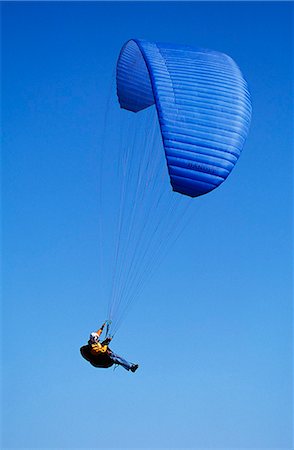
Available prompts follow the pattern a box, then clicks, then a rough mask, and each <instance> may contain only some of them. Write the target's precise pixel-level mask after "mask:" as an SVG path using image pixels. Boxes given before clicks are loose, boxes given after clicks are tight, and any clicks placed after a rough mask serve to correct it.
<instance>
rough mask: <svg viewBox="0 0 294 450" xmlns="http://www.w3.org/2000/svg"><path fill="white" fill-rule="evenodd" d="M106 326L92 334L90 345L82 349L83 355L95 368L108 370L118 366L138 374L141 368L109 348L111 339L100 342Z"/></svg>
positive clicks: (107, 338) (103, 325)
mask: <svg viewBox="0 0 294 450" xmlns="http://www.w3.org/2000/svg"><path fill="white" fill-rule="evenodd" d="M105 325H106V322H104V323H103V324H102V326H101V327H100V328H99V330H97V331H94V332H92V333H91V334H90V339H89V341H88V344H87V345H84V346H83V347H81V348H80V352H81V355H82V356H83V358H85V359H86V360H87V361H89V362H90V364H92V366H94V367H99V368H105V369H106V368H108V367H111V366H113V364H116V365H119V366H122V367H123V368H124V369H126V370H130V371H131V372H136V370H137V369H138V367H139V365H138V364H134V363H130V362H128V361H127V360H125V359H124V358H122V357H121V356H119V355H117V354H116V353H114V352H113V351H112V350H111V349H110V348H109V347H108V344H109V343H110V341H111V340H112V338H111V337H106V338H105V339H104V340H103V341H102V342H100V336H101V334H102V332H103V329H104V327H105Z"/></svg>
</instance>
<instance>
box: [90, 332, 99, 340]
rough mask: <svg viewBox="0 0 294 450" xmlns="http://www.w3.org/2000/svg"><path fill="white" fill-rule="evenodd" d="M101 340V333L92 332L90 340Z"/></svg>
mask: <svg viewBox="0 0 294 450" xmlns="http://www.w3.org/2000/svg"><path fill="white" fill-rule="evenodd" d="M97 341H99V334H98V333H96V332H93V333H91V334H90V342H97Z"/></svg>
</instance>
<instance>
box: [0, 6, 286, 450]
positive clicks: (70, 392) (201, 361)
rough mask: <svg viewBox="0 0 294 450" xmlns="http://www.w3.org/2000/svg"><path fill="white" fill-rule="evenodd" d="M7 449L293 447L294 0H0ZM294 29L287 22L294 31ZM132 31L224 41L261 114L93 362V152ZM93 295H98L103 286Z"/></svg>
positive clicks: (98, 303)
mask: <svg viewBox="0 0 294 450" xmlns="http://www.w3.org/2000/svg"><path fill="white" fill-rule="evenodd" d="M2 15H3V16H2V17H3V18H2V28H3V31H2V38H3V42H2V64H3V77H2V119H3V159H2V162H3V189H2V192H3V216H4V221H3V302H2V324H3V327H2V330H3V334H2V387H3V389H2V397H3V402H2V421H3V436H2V447H3V448H7V449H9V448H14V449H18V448H30V449H31V448H37V449H39V448H40V449H41V448H63V449H64V448H84V449H92V448H93V449H94V448H101V449H106V448H113V449H120V448H127V449H131V448H146V449H160V448H168V449H172V448H180V449H182V448H191V449H205V448H210V449H217V448H224V449H229V448H232V449H238V448H248V449H249V448H250V449H270V448H272V449H273V448H275V449H282V448H283V449H290V448H292V436H291V433H292V353H293V348H292V247H291V242H292V162H293V161H292V147H293V128H292V121H293V86H292V80H293V44H292V40H291V36H292V34H293V4H291V3H282V2H280V3H275V2H270V3H267V2H262V3H254V2H248V3H247V2H238V3H234V2H229V3H222V2H217V3H212V2H211V3H210V2H205V3H200V2H189V3H178V2H173V3H167V2H163V3H157V2H152V3H151V2H150V3H135V2H131V3H114V2H108V3H99V2H89V3H86V2H85V3H78V2H76V3H70V2H67V3H59V2H52V3H50V2H46V3H38V2H32V3H26V2H19V3H17V2H7V3H2ZM291 27H292V30H291ZM132 37H139V38H145V39H149V40H152V41H156V40H157V41H162V42H175V43H178V44H181V43H182V44H188V45H195V46H199V47H206V48H211V49H214V50H219V51H222V52H225V53H228V54H229V55H230V56H232V57H233V58H234V59H235V60H236V61H237V63H238V65H239V66H240V67H241V69H242V71H243V73H244V75H245V77H246V79H247V81H248V84H249V88H250V91H251V95H252V105H253V117H252V125H251V129H250V133H249V137H248V140H247V142H246V145H245V149H244V152H243V154H242V156H241V158H240V161H239V162H238V164H237V166H236V168H235V169H234V171H233V173H232V174H231V176H230V177H229V178H228V180H227V181H226V182H225V183H224V184H223V185H222V186H221V187H220V188H219V189H217V190H216V191H214V192H213V193H211V194H209V195H207V196H203V197H201V198H199V199H197V205H196V202H195V220H193V221H192V222H190V223H189V225H188V226H187V228H186V229H185V231H184V232H183V234H182V236H181V238H180V239H179V240H178V241H177V242H176V243H175V244H174V246H173V248H172V251H171V252H170V253H169V254H168V256H167V257H166V259H165V260H164V262H163V264H162V265H161V266H160V267H159V268H158V269H157V271H156V274H155V275H154V277H153V278H152V280H151V281H150V282H149V283H148V285H147V286H146V287H145V290H144V292H143V294H142V296H141V298H140V299H139V300H138V302H137V304H134V307H133V309H132V310H131V312H130V314H129V316H128V317H127V319H126V321H125V323H124V326H123V327H122V328H121V330H120V333H119V335H118V336H117V338H116V342H115V346H114V344H113V346H114V348H115V350H116V351H117V352H119V353H121V354H122V355H124V356H126V357H127V358H129V359H131V360H134V361H138V362H139V363H140V369H139V370H138V372H137V373H136V374H134V375H133V374H130V373H127V372H126V371H124V370H123V369H121V368H118V369H117V370H115V371H113V370H112V369H110V370H108V371H102V370H101V371H99V370H94V369H93V368H92V367H91V366H90V365H88V364H86V363H85V361H83V360H82V358H81V357H80V355H79V347H80V345H81V344H83V343H84V342H85V340H86V339H87V336H88V333H89V331H91V330H92V329H93V328H95V327H96V325H99V322H100V321H101V320H103V319H104V317H101V314H99V313H100V312H101V311H103V308H104V301H105V300H104V299H103V298H100V297H99V293H100V285H101V279H100V278H99V264H98V259H99V243H98V238H99V234H98V230H97V223H98V219H99V211H98V206H97V170H98V168H97V166H98V165H97V152H99V142H100V141H99V140H100V136H101V127H102V123H103V120H104V118H105V102H106V92H108V91H109V85H110V82H111V79H112V76H113V71H114V68H115V63H116V59H117V56H118V54H119V51H120V48H121V46H122V45H123V44H124V42H125V41H127V40H128V39H130V38H132ZM97 298H98V300H97Z"/></svg>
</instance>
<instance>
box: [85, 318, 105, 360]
mask: <svg viewBox="0 0 294 450" xmlns="http://www.w3.org/2000/svg"><path fill="white" fill-rule="evenodd" d="M104 326H105V323H104V324H103V325H102V327H101V328H99V330H97V331H96V333H97V334H98V336H101V334H102V331H103V328H104ZM108 342H109V340H108ZM103 344H104V342H102V344H101V343H100V342H89V346H90V352H91V353H92V355H97V353H105V352H106V351H107V347H108V345H107V343H106V344H104V345H103Z"/></svg>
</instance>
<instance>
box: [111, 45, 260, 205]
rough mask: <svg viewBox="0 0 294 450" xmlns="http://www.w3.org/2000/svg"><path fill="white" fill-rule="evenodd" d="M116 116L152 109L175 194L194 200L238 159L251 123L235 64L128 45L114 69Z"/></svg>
mask: <svg viewBox="0 0 294 450" xmlns="http://www.w3.org/2000/svg"><path fill="white" fill-rule="evenodd" d="M117 94H118V99H119V103H120V105H121V107H122V108H124V109H127V110H129V111H133V112H138V111H140V110H142V109H145V108H147V107H148V106H151V105H153V104H154V103H155V105H156V108H157V113H158V120H159V124H160V128H161V135H162V141H163V146H164V150H165V155H166V161H167V167H168V171H169V176H170V182H171V185H172V188H173V190H174V191H176V192H179V193H181V194H185V195H189V196H191V197H197V196H199V195H203V194H206V193H208V192H210V191H212V190H213V189H215V188H216V187H217V186H219V185H220V184H221V183H222V182H223V181H224V180H225V179H226V178H227V176H228V175H229V174H230V172H231V170H232V169H233V167H234V166H235V163H236V162H237V160H238V158H239V156H240V153H241V151H242V148H243V145H244V142H245V139H246V136H247V132H248V128H249V124H250V117H251V103H250V97H249V93H248V89H247V84H246V82H245V80H244V78H243V76H242V74H241V72H240V70H239V68H238V66H237V65H236V63H235V62H234V61H233V60H232V59H231V58H230V57H229V56H227V55H225V54H223V53H219V52H216V51H212V50H205V49H200V48H193V47H187V46H178V45H172V44H161V43H153V42H147V41H143V40H138V39H132V40H130V41H128V42H127V43H126V44H125V45H124V46H123V48H122V50H121V53H120V56H119V59H118V63H117Z"/></svg>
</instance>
